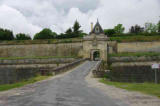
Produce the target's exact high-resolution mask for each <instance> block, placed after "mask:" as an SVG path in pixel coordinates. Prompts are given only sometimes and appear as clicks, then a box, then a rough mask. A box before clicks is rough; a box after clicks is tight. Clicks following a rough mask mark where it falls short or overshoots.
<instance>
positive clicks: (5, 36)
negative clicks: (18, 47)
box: [0, 28, 14, 40]
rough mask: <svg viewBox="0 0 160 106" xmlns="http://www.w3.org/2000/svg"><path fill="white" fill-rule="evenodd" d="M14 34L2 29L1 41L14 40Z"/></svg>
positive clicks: (0, 31)
mask: <svg viewBox="0 0 160 106" xmlns="http://www.w3.org/2000/svg"><path fill="white" fill-rule="evenodd" d="M13 39H14V36H13V32H12V31H10V30H7V29H1V28H0V40H13Z"/></svg>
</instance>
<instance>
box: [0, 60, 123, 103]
mask: <svg viewBox="0 0 160 106" xmlns="http://www.w3.org/2000/svg"><path fill="white" fill-rule="evenodd" d="M96 63H97V62H93V61H87V62H84V63H83V64H81V65H79V66H78V67H76V68H74V69H73V71H71V72H69V73H67V74H65V75H64V76H62V77H57V78H54V79H52V80H48V81H44V82H41V83H37V84H34V85H33V86H28V87H24V88H21V90H20V91H21V92H20V93H17V94H16V95H12V96H7V95H6V96H4V98H2V97H0V99H3V102H2V103H0V106H125V105H124V104H122V103H119V101H117V100H113V99H111V98H110V97H108V96H107V95H106V94H105V93H104V92H103V91H101V90H100V89H98V88H93V87H90V86H89V85H88V83H87V82H86V81H85V77H86V76H87V75H88V73H89V72H90V69H91V68H92V67H93V66H94V65H95V64H96ZM117 96H118V95H117Z"/></svg>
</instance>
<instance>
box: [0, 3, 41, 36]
mask: <svg viewBox="0 0 160 106" xmlns="http://www.w3.org/2000/svg"><path fill="white" fill-rule="evenodd" d="M0 13H1V14H0V27H2V28H7V29H10V30H13V31H14V34H17V33H20V32H21V33H27V34H30V35H34V34H35V33H36V32H38V31H40V30H41V28H40V27H38V26H35V25H33V24H32V23H30V22H28V21H27V19H26V18H25V17H24V16H23V15H22V14H21V13H20V12H19V11H17V10H16V9H13V8H11V7H9V6H7V5H1V6H0Z"/></svg>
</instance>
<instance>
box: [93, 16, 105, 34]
mask: <svg viewBox="0 0 160 106" xmlns="http://www.w3.org/2000/svg"><path fill="white" fill-rule="evenodd" d="M91 33H95V34H102V33H104V32H103V29H102V27H101V25H100V24H99V20H98V18H97V23H96V25H95V26H94V28H93V30H92V31H91Z"/></svg>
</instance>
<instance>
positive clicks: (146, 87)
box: [100, 78, 160, 98]
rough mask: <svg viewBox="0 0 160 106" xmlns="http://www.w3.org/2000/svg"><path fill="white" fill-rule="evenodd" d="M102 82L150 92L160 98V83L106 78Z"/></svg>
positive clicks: (146, 92) (145, 92)
mask: <svg viewBox="0 0 160 106" xmlns="http://www.w3.org/2000/svg"><path fill="white" fill-rule="evenodd" d="M100 82H101V83H104V84H107V85H112V86H115V87H118V88H122V89H126V90H129V91H138V92H142V93H144V94H149V95H153V96H157V97H159V98H160V84H154V83H123V82H112V81H109V80H107V79H104V78H103V79H101V80H100Z"/></svg>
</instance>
